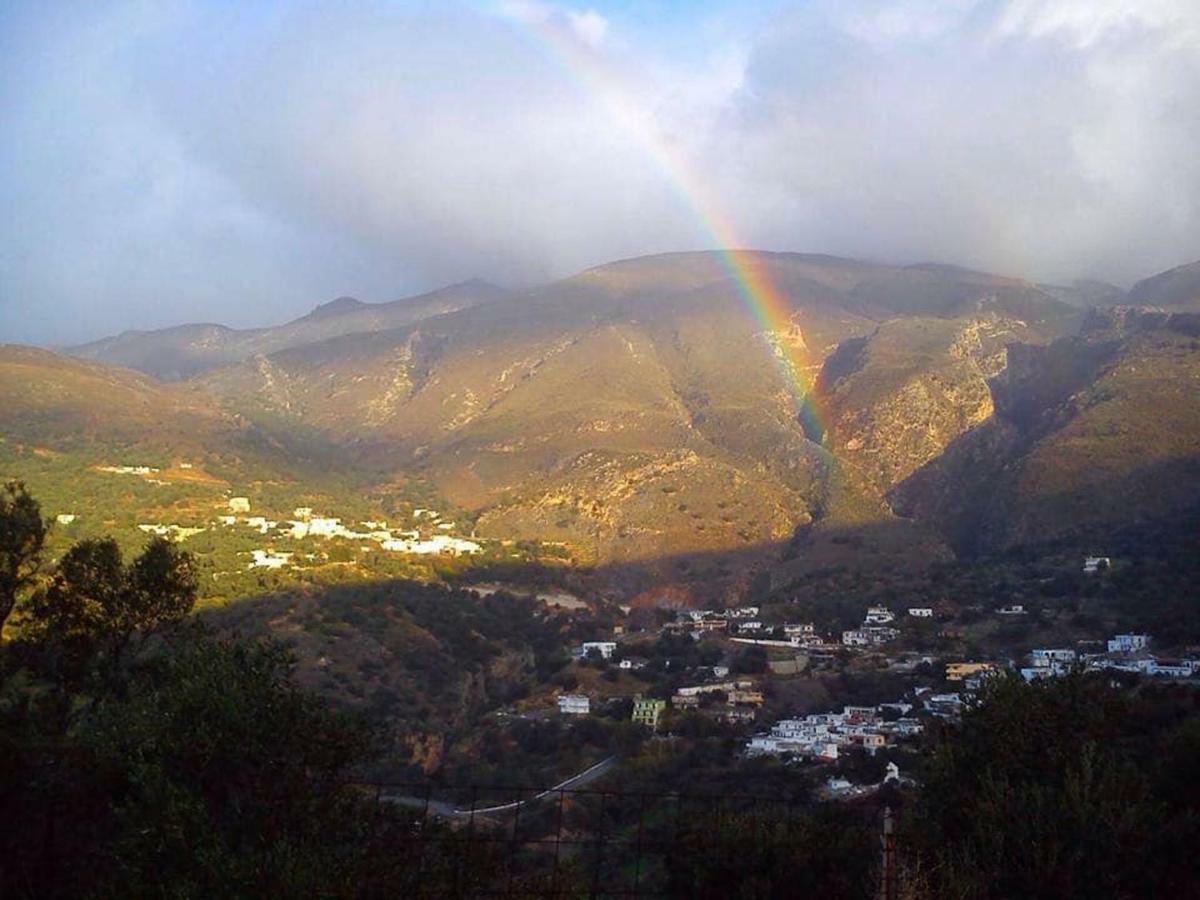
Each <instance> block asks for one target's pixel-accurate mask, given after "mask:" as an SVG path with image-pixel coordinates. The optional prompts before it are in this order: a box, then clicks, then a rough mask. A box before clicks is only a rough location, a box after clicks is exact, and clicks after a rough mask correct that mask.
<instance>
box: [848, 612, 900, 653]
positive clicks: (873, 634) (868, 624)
mask: <svg viewBox="0 0 1200 900" xmlns="http://www.w3.org/2000/svg"><path fill="white" fill-rule="evenodd" d="M895 618H896V617H895V615H894V614H893V613H892V611H891V610H890V609H888V608H887V607H886V606H869V607H867V613H866V615H865V616H863V623H862V625H861V626H860V627H859V628H851V629H850V630H848V631H843V632H842V645H843V646H846V647H874V646H878V645H879V644H886V643H888V642H889V641H894V640H895V639H896V638H898V637H900V632H899V631H898V630H897V629H895V628H893V627H891V624H890V623H891V622H893V621H894V620H895Z"/></svg>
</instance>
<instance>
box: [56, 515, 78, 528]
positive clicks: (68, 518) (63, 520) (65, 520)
mask: <svg viewBox="0 0 1200 900" xmlns="http://www.w3.org/2000/svg"><path fill="white" fill-rule="evenodd" d="M54 521H55V522H57V523H58V524H59V525H70V524H71V523H72V522H74V521H75V516H74V514H73V513H59V514H58V515H57V516H55V517H54Z"/></svg>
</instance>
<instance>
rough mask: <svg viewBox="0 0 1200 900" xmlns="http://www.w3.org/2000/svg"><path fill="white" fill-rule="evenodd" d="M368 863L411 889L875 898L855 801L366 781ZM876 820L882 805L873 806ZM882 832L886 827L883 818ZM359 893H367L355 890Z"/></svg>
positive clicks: (868, 828)
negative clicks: (370, 826)
mask: <svg viewBox="0 0 1200 900" xmlns="http://www.w3.org/2000/svg"><path fill="white" fill-rule="evenodd" d="M363 789H364V790H365V791H367V792H369V795H370V798H371V800H372V802H373V803H374V807H375V811H376V816H375V823H374V831H373V834H372V835H371V836H370V837H371V846H372V848H373V852H374V853H376V854H377V855H378V859H377V864H376V866H375V870H376V871H379V872H380V873H381V876H382V877H381V884H382V883H384V882H386V883H387V884H388V885H389V892H391V891H394V890H395V885H396V884H397V883H402V884H403V885H404V886H405V890H406V896H413V897H597V898H601V897H603V898H610V897H611V898H617V897H654V896H663V897H665V896H678V897H699V898H706V897H713V898H716V897H720V898H727V897H771V896H798V895H801V894H805V893H810V892H811V893H817V892H820V893H823V894H824V895H825V896H830V897H864V898H866V897H876V896H890V895H889V894H881V890H882V889H885V888H886V887H887V884H888V878H887V873H886V872H884V871H883V870H882V868H881V865H882V864H884V863H885V862H886V860H887V859H888V856H887V853H885V852H882V851H883V849H884V848H883V832H884V818H885V809H884V807H883V806H882V805H881V804H880V803H879V802H875V801H873V800H871V799H869V798H865V799H862V800H860V801H857V802H854V803H850V804H845V803H813V802H795V801H790V800H786V799H781V798H771V797H760V796H753V795H749V794H685V793H678V792H673V793H668V792H663V793H651V792H645V791H634V792H621V791H616V790H597V789H587V788H561V787H560V788H552V789H548V790H538V789H531V788H489V787H482V786H471V787H466V788H461V789H458V790H453V791H446V790H444V789H443V790H441V791H439V792H437V793H435V792H434V790H433V788H431V787H429V786H416V785H403V784H374V785H367V786H364V788H363ZM887 815H889V816H890V811H888V812H887ZM889 827H890V826H889ZM363 893H364V895H366V896H381V895H382V893H381V892H379V891H377V890H376V888H375V886H373V885H369V884H368V885H363Z"/></svg>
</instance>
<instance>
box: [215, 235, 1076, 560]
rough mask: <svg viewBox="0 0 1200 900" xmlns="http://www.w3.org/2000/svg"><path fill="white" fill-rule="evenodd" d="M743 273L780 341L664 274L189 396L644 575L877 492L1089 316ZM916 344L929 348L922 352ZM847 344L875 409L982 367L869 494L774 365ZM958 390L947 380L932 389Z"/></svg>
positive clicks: (898, 278)
mask: <svg viewBox="0 0 1200 900" xmlns="http://www.w3.org/2000/svg"><path fill="white" fill-rule="evenodd" d="M749 259H750V264H751V265H754V266H758V267H761V268H762V270H763V272H764V274H765V275H767V277H769V279H770V280H771V282H772V283H773V284H774V285H775V286H776V288H777V290H778V292H779V293H780V295H781V296H782V297H784V298H785V300H786V304H787V315H788V322H787V324H786V326H785V327H784V328H783V329H782V330H781V333H774V334H772V333H769V332H764V330H763V328H762V325H761V324H760V323H759V322H758V321H757V320H756V318H755V317H754V316H753V315H751V313H750V312H749V311H748V310H747V308H746V306H745V304H744V301H743V300H742V299H741V296H740V293H739V288H738V284H737V283H736V282H735V280H734V279H733V277H732V276H731V274H730V272H729V271H728V270H726V269H725V268H724V267H723V266H722V264H721V261H720V259H719V258H718V257H717V256H715V255H713V254H705V253H695V254H672V255H667V256H660V257H650V258H643V259H636V260H628V261H623V262H619V263H613V264H610V265H606V266H601V267H598V268H596V269H592V270H589V271H587V272H584V273H581V274H580V275H578V276H576V277H574V278H570V279H567V280H565V281H563V282H558V283H556V284H553V285H549V286H547V287H545V288H542V289H539V290H537V291H534V292H531V293H529V294H526V295H523V296H520V297H513V298H508V299H505V300H501V301H497V302H493V303H490V304H487V305H486V306H479V307H475V308H472V309H467V310H461V311H458V312H456V313H453V314H449V315H445V316H440V317H437V318H433V319H428V320H425V321H423V322H421V323H417V324H415V325H412V326H408V327H405V328H400V329H394V330H390V331H382V332H377V333H375V334H371V335H353V336H345V337H340V338H335V339H333V340H330V341H325V342H321V343H318V344H311V345H307V346H304V347H299V348H293V349H291V350H286V351H283V352H280V353H276V354H271V355H268V356H265V357H257V358H255V359H252V360H248V361H246V362H245V363H242V364H240V365H237V366H231V367H227V368H225V369H222V370H219V371H216V372H213V373H210V374H209V375H207V376H205V377H204V378H203V379H201V380H200V381H199V382H198V384H199V385H200V386H202V388H203V389H204V390H207V391H211V392H213V393H215V394H217V395H218V396H221V397H222V398H224V400H225V402H226V403H227V404H229V405H230V406H231V407H233V408H237V409H239V410H241V411H244V412H247V413H248V414H250V415H256V414H257V415H270V416H284V417H289V418H291V419H293V420H295V421H298V422H303V423H305V424H306V425H310V426H313V427H316V428H318V429H320V430H321V431H322V432H323V433H325V434H327V435H340V436H341V438H342V440H343V441H344V442H345V443H346V444H347V446H352V447H353V448H354V449H355V452H358V453H361V454H364V456H366V457H367V458H370V459H372V461H373V463H375V464H381V463H386V464H388V465H393V466H397V467H418V468H419V469H420V470H421V471H422V472H424V473H425V474H427V475H429V477H430V478H431V479H432V480H433V481H434V483H436V484H437V485H438V487H439V488H440V489H441V490H442V491H443V492H444V493H445V494H446V495H447V496H448V497H449V498H450V499H451V500H452V501H453V502H455V503H458V504H461V505H463V506H465V507H468V508H472V509H476V510H478V511H479V513H480V520H479V524H480V527H481V528H482V529H483V530H484V531H485V532H491V533H497V534H499V533H505V534H508V535H515V536H517V537H533V536H536V537H539V538H542V539H550V540H563V541H568V542H571V543H573V544H576V545H582V546H584V547H587V548H589V549H590V550H591V551H592V552H593V553H595V554H596V555H597V556H599V557H600V558H604V559H627V558H653V557H658V556H661V555H663V554H668V553H671V552H676V551H679V550H681V549H688V550H714V549H729V548H745V547H748V546H758V545H763V546H771V545H774V544H776V543H778V542H779V541H781V540H785V539H786V538H788V537H789V536H790V534H791V533H792V531H793V530H794V529H795V527H796V526H797V525H798V524H802V523H805V522H809V521H811V520H812V519H813V518H814V517H815V516H820V515H824V514H826V513H827V511H828V510H830V509H831V508H836V507H837V506H838V501H837V498H833V497H831V496H830V495H831V493H834V492H836V491H837V490H838V489H840V488H845V489H846V490H850V491H852V492H854V491H861V490H867V491H868V492H873V493H874V494H876V495H878V494H880V493H881V492H882V490H883V488H884V487H886V486H890V484H891V483H892V482H893V481H894V480H895V479H896V478H898V477H902V475H903V474H907V472H908V471H911V469H912V468H914V467H915V466H916V465H919V464H920V463H921V462H924V461H925V460H926V459H927V458H928V457H929V456H930V455H931V454H934V453H936V452H937V450H938V449H940V446H943V445H944V443H945V442H947V441H949V440H951V439H952V438H953V437H955V436H956V435H957V434H958V433H960V432H961V431H962V429H963V428H965V427H966V426H967V425H969V424H971V423H972V422H974V421H977V420H978V419H979V418H980V417H983V416H985V415H986V412H987V411H986V409H985V408H984V405H986V404H985V400H986V389H985V388H984V387H983V379H984V378H985V377H986V375H987V374H989V373H990V370H988V368H987V367H988V366H989V365H992V366H994V365H996V363H995V361H994V360H993V361H992V362H989V361H988V357H989V356H991V357H995V356H996V355H997V354H1001V355H1002V340H1003V339H1004V338H1007V337H1019V338H1026V339H1039V338H1044V339H1049V338H1050V337H1053V336H1055V335H1056V334H1059V333H1062V332H1063V331H1065V330H1069V329H1070V328H1072V327H1073V326H1074V322H1075V321H1076V317H1077V315H1078V314H1077V312H1076V311H1075V310H1074V309H1072V308H1071V307H1068V306H1066V305H1064V304H1061V303H1058V302H1057V301H1054V300H1053V299H1052V298H1050V297H1049V296H1048V295H1047V294H1045V293H1044V292H1042V291H1040V290H1039V289H1037V288H1035V287H1033V286H1031V285H1028V284H1026V283H1024V282H1020V281H1017V280H1014V279H1005V278H999V277H995V276H989V275H983V274H980V273H975V272H968V271H964V270H959V269H954V268H949V267H936V266H919V267H910V268H900V267H891V266H881V265H873V264H868V263H860V262H855V261H851V260H842V259H835V258H830V257H820V256H806V255H802V254H755V255H754V256H752V257H750V258H749ZM918 314H919V315H920V316H921V319H920V321H921V322H924V323H925V324H924V325H923V326H914V327H915V328H916V331H911V333H910V332H908V331H905V328H906V327H907V326H900V325H897V324H885V323H893V322H894V321H899V320H898V319H897V316H912V315H918ZM914 321H915V320H914ZM921 328H924V329H925V330H927V331H929V332H930V334H931V335H932V336H931V337H929V338H926V339H920V340H917V339H916V335H917V333H918V332H919V331H920V329H921ZM852 339H860V340H866V341H867V343H868V344H869V345H870V346H871V347H872V348H873V349H872V351H871V354H870V355H872V357H873V358H874V359H876V360H878V362H876V363H872V364H871V365H870V366H868V367H867V369H866V371H865V373H860V376H859V377H858V378H857V380H856V383H857V384H859V385H863V386H865V385H867V384H869V383H870V384H875V387H872V388H869V389H867V394H870V393H871V392H872V391H876V390H877V389H878V388H880V386H881V385H882V381H881V378H880V376H879V374H878V373H881V372H883V371H884V370H885V369H886V370H888V372H889V374H888V375H887V376H886V377H887V378H889V379H891V381H889V382H888V386H887V387H886V388H883V389H884V390H892V389H893V388H894V389H895V390H905V389H907V388H906V387H905V386H906V385H907V384H908V383H909V382H910V381H911V380H912V379H911V377H910V376H912V377H916V373H917V372H918V371H919V370H920V371H923V367H924V368H930V367H932V368H936V366H935V365H934V364H933V362H932V357H933V356H938V359H939V363H938V364H939V365H940V364H941V361H942V358H943V357H944V358H945V360H950V361H952V362H953V361H956V360H957V361H959V362H960V363H961V366H962V367H967V368H970V369H971V372H972V373H973V377H975V380H976V382H977V384H974V386H973V387H963V388H962V390H966V391H971V390H974V392H975V393H976V394H980V395H982V398H981V399H980V401H979V403H977V404H976V405H977V407H978V408H977V409H976V410H974V411H973V412H969V413H966V414H963V413H961V412H960V411H957V409H956V407H957V406H958V405H959V404H960V401H961V399H962V398H961V396H960V395H959V393H958V389H957V388H955V389H951V390H947V391H946V392H945V393H944V395H941V396H938V397H936V398H931V399H930V401H929V402H930V403H931V404H932V405H934V406H937V407H938V408H939V410H944V411H945V414H946V415H947V416H949V417H952V418H953V417H958V419H961V421H960V422H959V423H958V424H957V425H955V426H953V427H949V428H948V429H947V430H946V431H945V433H944V434H940V435H939V434H934V435H932V436H931V437H930V438H929V440H928V441H927V442H926V443H927V444H928V446H925V447H923V448H922V449H921V450H920V451H919V455H918V457H917V458H915V459H914V460H910V461H909V462H907V463H902V464H899V468H898V469H897V470H896V472H892V471H891V470H890V469H889V470H887V471H883V470H881V471H880V472H877V473H875V475H873V476H871V477H869V478H868V479H867V481H866V484H865V485H864V484H860V483H857V482H851V481H847V482H844V483H843V482H834V481H831V479H830V478H829V477H828V473H829V466H830V461H831V457H830V455H829V449H833V450H834V452H835V453H838V452H840V450H841V449H843V448H844V447H845V446H846V445H848V444H849V443H850V442H852V441H853V440H854V437H853V436H852V435H851V434H849V431H846V433H845V434H843V431H845V430H846V429H841V428H840V425H841V420H839V429H840V430H837V431H836V434H835V435H834V439H833V441H832V442H831V443H830V444H829V446H828V447H824V446H821V444H820V437H821V436H820V435H819V434H813V433H811V432H812V429H811V428H808V429H806V426H805V424H803V419H804V417H803V416H802V415H801V412H802V410H800V409H798V408H797V405H796V386H795V384H794V383H793V382H792V379H791V376H790V375H789V374H788V372H787V370H786V368H785V367H783V366H781V365H780V363H779V355H780V353H781V352H786V353H787V354H788V355H789V356H790V357H791V358H792V359H794V360H797V361H798V365H799V367H800V369H801V371H800V372H799V373H798V374H799V380H800V381H801V382H802V383H804V384H808V383H811V382H812V381H813V380H814V379H815V378H816V377H817V375H818V374H819V373H820V371H821V368H822V366H823V365H824V364H825V361H826V358H827V357H828V356H829V355H830V354H831V353H833V351H834V350H835V348H837V347H838V346H839V345H843V346H845V345H844V344H843V342H845V341H848V340H852ZM914 340H916V344H917V346H915V347H908V346H907V345H908V344H909V343H911V342H912V341H914ZM922 341H923V342H922ZM889 342H890V344H891V345H892V346H893V349H894V352H893V357H892V358H890V359H889V361H888V362H887V363H883V362H882V361H883V360H884V359H885V358H888V354H889V352H890V351H888V350H887V349H886V348H887V346H888V345H889ZM926 344H928V345H929V346H928V347H926V346H925V345H926ZM935 348H936V349H935ZM896 353H899V354H901V355H903V354H908V355H909V356H910V357H911V360H910V362H909V363H908V364H907V369H905V368H904V366H903V365H900V366H899V368H898V369H896V370H895V371H892V368H894V367H895V366H896V365H898V363H897V362H896V359H897V358H898V357H896V356H895V354H896ZM956 354H957V355H956ZM962 360H966V362H962ZM901 370H903V371H901ZM906 372H907V373H908V374H907V375H906V374H905V373H906ZM960 374H961V373H959V372H958V371H957V370H954V369H953V367H952V366H951V368H950V369H947V370H946V371H944V372H942V374H941V375H934V376H932V377H933V378H934V379H935V380H936V379H937V378H938V377H941V378H943V379H948V380H954V379H958V378H959V377H960ZM922 377H925V376H924V375H922ZM857 390H858V389H857V388H856V389H854V390H851V389H850V388H844V389H843V391H842V393H843V395H845V396H846V398H847V402H848V403H849V404H851V405H861V403H862V402H865V400H866V399H868V398H866V397H864V398H861V399H856V391H857ZM980 404H984V405H980ZM940 414H941V413H939V415H940ZM847 421H848V420H847ZM850 430H852V429H850ZM939 441H941V443H940V444H939V443H938V442H939Z"/></svg>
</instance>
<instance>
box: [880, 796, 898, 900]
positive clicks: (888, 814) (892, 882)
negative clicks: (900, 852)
mask: <svg viewBox="0 0 1200 900" xmlns="http://www.w3.org/2000/svg"><path fill="white" fill-rule="evenodd" d="M895 831H896V823H895V819H894V818H893V815H892V808H891V807H890V806H885V807H884V808H883V834H882V836H881V843H882V845H883V867H882V870H881V871H880V873H879V900H896V898H897V891H896V834H895Z"/></svg>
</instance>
